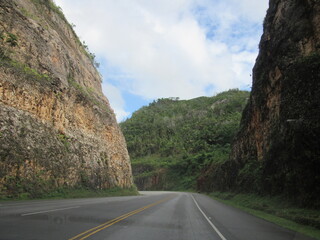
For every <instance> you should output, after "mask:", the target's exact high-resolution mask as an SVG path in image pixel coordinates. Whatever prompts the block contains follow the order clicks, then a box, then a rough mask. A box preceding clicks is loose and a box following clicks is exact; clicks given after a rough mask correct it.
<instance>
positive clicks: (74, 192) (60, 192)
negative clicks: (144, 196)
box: [0, 186, 139, 201]
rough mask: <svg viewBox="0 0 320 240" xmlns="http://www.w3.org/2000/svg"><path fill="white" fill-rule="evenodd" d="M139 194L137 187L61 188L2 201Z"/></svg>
mask: <svg viewBox="0 0 320 240" xmlns="http://www.w3.org/2000/svg"><path fill="white" fill-rule="evenodd" d="M137 195H139V192H138V190H137V188H136V187H135V186H132V187H131V188H120V187H114V188H110V189H99V190H94V189H89V188H60V189H57V190H55V191H50V192H47V193H43V194H41V195H38V196H37V197H32V196H30V194H29V193H21V194H19V195H17V196H15V197H14V198H12V197H8V196H1V195H0V201H7V200H10V201H12V200H30V199H67V198H96V197H116V196H137Z"/></svg>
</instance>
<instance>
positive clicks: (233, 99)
mask: <svg viewBox="0 0 320 240" xmlns="http://www.w3.org/2000/svg"><path fill="white" fill-rule="evenodd" d="M248 97H249V93H248V92H246V91H239V90H230V91H227V92H223V93H220V94H218V95H216V96H214V97H199V98H195V99H191V100H179V99H178V98H165V99H158V100H156V101H154V102H153V103H151V104H149V106H145V107H142V108H141V109H139V110H138V111H136V112H135V113H133V115H132V117H131V118H130V119H128V120H126V121H125V122H123V123H121V124H120V126H121V128H122V131H123V134H124V135H125V138H126V141H127V146H128V151H129V154H130V156H131V158H132V168H133V175H134V179H135V183H136V185H137V187H138V188H139V189H140V190H146V189H152V190H160V189H162V190H179V189H181V190H183V189H191V188H193V189H195V188H196V187H197V186H196V182H197V178H198V177H199V175H200V173H201V171H203V169H205V168H206V167H207V166H211V165H212V164H213V163H215V164H221V163H222V162H224V161H226V160H228V155H229V153H230V149H231V148H230V144H231V142H232V139H233V137H234V135H235V133H236V131H237V130H238V126H239V123H240V118H241V112H242V110H243V108H244V106H245V104H246V102H247V99H248Z"/></svg>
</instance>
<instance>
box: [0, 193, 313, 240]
mask: <svg viewBox="0 0 320 240" xmlns="http://www.w3.org/2000/svg"><path fill="white" fill-rule="evenodd" d="M141 193H142V195H141V196H130V197H108V198H91V199H67V200H41V201H40V200H39V201H18V202H1V203H0V239H1V240H13V239H14V240H36V239H45V240H51V239H52V240H59V239H69V240H80V239H90V240H91V239H95V240H97V239H101V240H102V239H112V240H126V239H128V240H129V239H130V240H145V239H146V240H148V239H152V240H158V239H159V240H160V239H161V240H169V239H182V240H189V239H190V240H191V239H193V240H194V239H199V240H206V239H216V240H240V239H241V240H311V238H308V237H305V236H302V235H301V234H298V233H295V232H293V231H290V230H286V229H283V228H281V227H278V226H276V225H274V224H272V223H269V222H267V221H264V220H261V219H259V218H256V217H253V216H251V215H249V214H247V213H244V212H242V211H240V210H238V209H235V208H233V207H230V206H226V205H224V204H222V203H220V202H217V201H215V200H212V199H211V198H209V197H207V196H205V195H201V194H195V193H192V194H191V193H176V192H141Z"/></svg>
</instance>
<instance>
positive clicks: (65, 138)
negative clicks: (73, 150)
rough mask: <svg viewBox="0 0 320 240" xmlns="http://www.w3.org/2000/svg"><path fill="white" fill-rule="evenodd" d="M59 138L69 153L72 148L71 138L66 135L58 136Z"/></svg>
mask: <svg viewBox="0 0 320 240" xmlns="http://www.w3.org/2000/svg"><path fill="white" fill-rule="evenodd" d="M58 138H59V140H60V141H61V142H62V143H63V145H64V146H65V149H66V150H67V151H69V147H70V142H69V137H68V136H66V135H65V134H58Z"/></svg>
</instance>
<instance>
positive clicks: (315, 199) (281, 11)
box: [203, 0, 320, 207]
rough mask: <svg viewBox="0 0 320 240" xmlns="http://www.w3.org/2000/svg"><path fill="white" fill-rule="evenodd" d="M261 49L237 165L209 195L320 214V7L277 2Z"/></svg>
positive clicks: (296, 0)
mask: <svg viewBox="0 0 320 240" xmlns="http://www.w3.org/2000/svg"><path fill="white" fill-rule="evenodd" d="M259 48H260V52H259V56H258V58H257V60H256V64H255V67H254V69H253V86H252V92H251V95H250V99H249V101H248V105H247V106H246V108H245V110H244V112H243V117H242V120H241V126H240V131H239V133H238V134H237V136H236V140H235V142H234V144H233V146H232V153H231V157H230V161H229V162H227V163H225V165H224V166H223V171H220V173H219V174H218V175H216V177H215V178H214V179H217V178H219V179H222V180H220V184H215V183H213V185H212V187H211V189H210V190H230V189H231V190H234V191H238V192H239V191H245V192H255V193H261V194H268V195H282V196H284V197H286V198H287V199H288V200H292V201H294V202H295V203H297V204H299V205H302V206H310V207H320V201H319V195H320V177H319V176H320V140H319V136H320V2H319V1H314V0H308V1H301V0H292V1H286V0H271V1H270V6H269V10H268V12H267V16H266V18H265V20H264V33H263V35H262V37H261V41H260V45H259ZM203 181H204V182H206V181H208V182H212V181H213V177H212V176H207V177H204V178H203Z"/></svg>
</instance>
